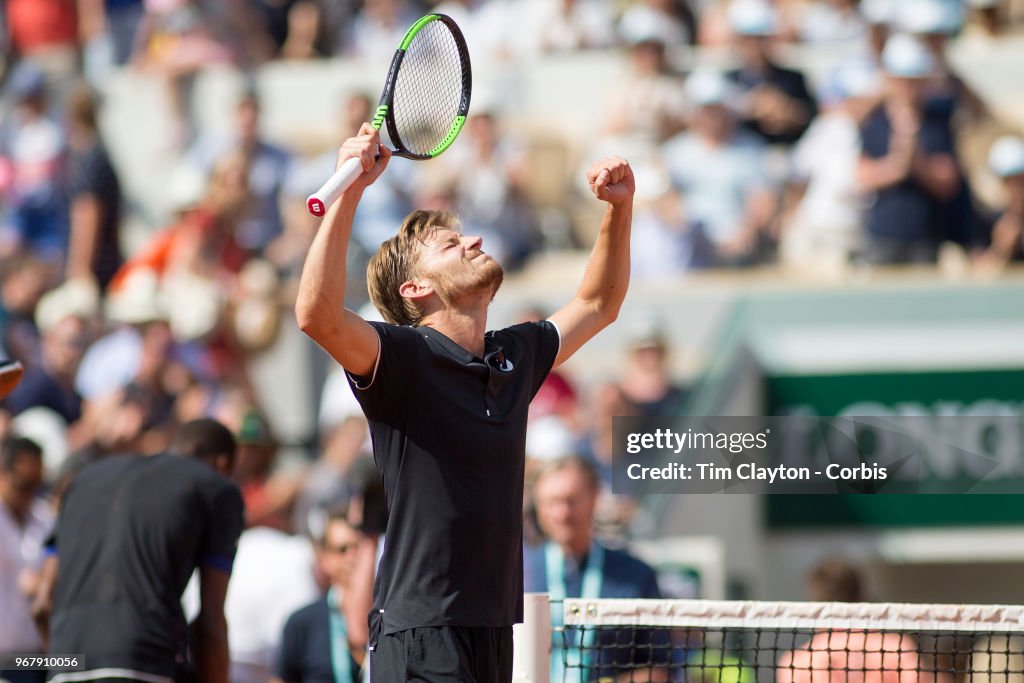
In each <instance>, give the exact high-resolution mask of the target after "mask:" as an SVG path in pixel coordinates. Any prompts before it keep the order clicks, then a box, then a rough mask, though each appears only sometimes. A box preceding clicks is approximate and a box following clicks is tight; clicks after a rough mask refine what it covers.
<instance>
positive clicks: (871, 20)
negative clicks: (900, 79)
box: [860, 0, 899, 63]
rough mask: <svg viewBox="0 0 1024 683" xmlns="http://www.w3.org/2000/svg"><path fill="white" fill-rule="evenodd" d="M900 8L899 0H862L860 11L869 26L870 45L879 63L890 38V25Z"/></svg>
mask: <svg viewBox="0 0 1024 683" xmlns="http://www.w3.org/2000/svg"><path fill="white" fill-rule="evenodd" d="M898 10H899V4H898V3H897V0H861V2H860V13H861V16H862V17H864V21H865V22H866V23H867V26H868V46H869V47H870V50H871V54H872V56H873V57H874V58H875V60H877V61H878V62H879V63H881V61H882V50H883V49H884V48H885V41H886V40H888V38H889V34H890V30H889V25H890V23H892V21H893V19H895V17H896V13H897V11H898Z"/></svg>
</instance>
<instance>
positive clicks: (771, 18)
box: [729, 0, 779, 36]
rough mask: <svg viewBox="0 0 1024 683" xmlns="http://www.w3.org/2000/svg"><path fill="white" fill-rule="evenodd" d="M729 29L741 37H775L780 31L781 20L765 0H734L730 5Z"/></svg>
mask: <svg viewBox="0 0 1024 683" xmlns="http://www.w3.org/2000/svg"><path fill="white" fill-rule="evenodd" d="M729 27H730V28H731V29H732V31H733V33H735V34H736V35H740V36H773V35H775V34H776V33H777V32H778V29H779V18H778V15H777V14H776V12H775V8H773V7H772V6H771V5H770V4H768V3H767V2H764V0H733V3H732V4H731V5H729Z"/></svg>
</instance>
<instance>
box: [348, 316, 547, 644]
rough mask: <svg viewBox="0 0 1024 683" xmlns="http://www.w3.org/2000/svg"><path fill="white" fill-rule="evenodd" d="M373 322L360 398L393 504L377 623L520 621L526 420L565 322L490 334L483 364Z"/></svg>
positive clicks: (419, 332)
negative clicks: (368, 371) (374, 353)
mask: <svg viewBox="0 0 1024 683" xmlns="http://www.w3.org/2000/svg"><path fill="white" fill-rule="evenodd" d="M372 324H373V326H374V328H375V329H376V330H377V334H378V336H379V337H380V358H379V360H378V362H377V367H376V369H375V371H374V375H373V377H371V378H367V379H365V380H360V383H359V386H362V387H364V388H363V389H358V388H357V389H355V395H356V398H357V399H358V400H359V402H360V404H361V405H362V407H363V411H364V412H365V413H366V417H367V419H368V420H369V422H370V434H371V436H372V438H373V452H374V459H375V460H376V463H377V469H378V470H379V472H380V474H381V478H382V480H383V484H384V489H385V493H386V497H387V502H388V509H389V511H390V515H389V519H388V527H387V533H386V535H385V544H384V553H383V557H382V559H381V564H380V571H379V573H378V575H377V580H376V585H375V590H374V606H375V611H374V618H373V619H372V620H371V621H372V622H373V626H374V629H373V630H374V631H375V630H376V626H378V625H380V626H382V628H383V631H384V633H396V632H398V631H402V630H405V629H409V628H414V627H421V626H445V625H451V626H482V627H498V626H511V625H512V624H514V623H516V622H518V621H522V613H523V574H522V568H523V557H522V544H523V519H522V508H523V476H524V466H525V450H526V418H527V411H528V408H529V404H530V400H531V399H532V398H533V396H534V394H536V393H537V390H538V389H539V388H540V385H541V383H542V382H543V381H544V378H545V377H546V376H547V374H548V372H549V371H550V370H551V366H552V364H553V363H554V360H555V357H556V356H557V355H558V348H559V344H560V341H559V335H558V330H557V328H556V327H555V326H554V324H552V323H550V322H548V321H544V322H539V323H524V324H521V325H515V326H513V327H509V328H506V329H504V330H499V331H496V332H488V333H487V335H486V340H485V358H484V359H483V360H482V359H479V358H476V357H474V356H473V354H471V353H470V352H469V351H467V350H466V349H464V348H462V347H461V346H459V345H458V344H456V343H455V342H453V341H452V340H451V339H449V338H448V337H446V336H445V335H443V334H442V333H440V332H437V331H436V330H433V329H431V328H429V327H400V326H396V325H388V324H384V323H372ZM350 379H351V378H350ZM372 638H373V635H371V639H372Z"/></svg>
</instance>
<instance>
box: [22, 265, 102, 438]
mask: <svg viewBox="0 0 1024 683" xmlns="http://www.w3.org/2000/svg"><path fill="white" fill-rule="evenodd" d="M98 311H99V294H98V292H97V290H96V287H95V285H92V284H91V283H87V282H81V281H75V280H73V281H70V282H68V283H66V284H64V285H62V286H61V287H58V288H57V289H54V290H52V291H51V292H49V293H48V294H47V295H46V296H44V297H43V298H42V299H41V300H40V302H39V306H38V307H37V308H36V325H37V326H38V328H39V332H40V335H41V341H42V358H41V360H42V362H41V363H40V364H39V365H38V366H30V367H29V368H27V369H26V371H25V377H24V379H23V380H22V382H21V384H20V385H19V386H18V388H17V389H15V390H14V391H13V392H12V393H11V395H10V396H8V397H7V399H6V400H5V402H4V406H5V407H6V408H7V409H8V410H9V411H10V412H11V414H12V415H18V414H20V413H23V412H24V411H26V410H29V409H30V408H35V407H44V408H48V409H50V410H52V411H53V412H55V413H56V414H57V415H59V416H60V417H61V418H62V419H63V422H64V424H65V425H71V424H73V423H75V422H77V421H78V420H79V418H81V416H82V397H81V396H80V395H79V394H78V392H77V391H76V390H75V386H74V384H75V373H76V372H78V366H79V364H80V363H81V362H82V356H83V354H84V353H85V349H86V348H87V347H88V344H89V341H90V338H91V323H92V320H93V318H94V317H95V316H96V314H97V312H98Z"/></svg>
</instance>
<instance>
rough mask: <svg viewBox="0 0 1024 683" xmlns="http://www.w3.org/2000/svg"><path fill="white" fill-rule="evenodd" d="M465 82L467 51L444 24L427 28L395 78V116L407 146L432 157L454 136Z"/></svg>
mask: <svg viewBox="0 0 1024 683" xmlns="http://www.w3.org/2000/svg"><path fill="white" fill-rule="evenodd" d="M464 86H465V83H464V80H463V64H462V53H461V51H460V49H459V44H458V42H457V41H456V39H455V36H453V35H452V32H451V30H450V29H449V28H448V26H447V25H446V24H445V23H444V22H442V21H433V22H431V23H429V24H427V25H426V26H424V27H423V28H422V29H421V30H420V31H419V33H417V34H416V36H415V37H414V38H413V40H412V43H410V45H409V47H408V49H407V50H406V53H405V57H404V59H403V61H402V67H401V68H400V69H399V71H398V74H397V75H396V79H395V95H394V99H393V112H392V115H393V117H394V122H395V128H396V130H397V132H398V136H399V137H400V138H401V143H402V146H403V147H405V148H406V149H407V150H408V151H410V152H412V153H413V154H419V155H426V154H429V153H430V151H431V150H433V149H434V148H435V147H437V146H438V145H440V144H441V143H442V142H443V141H444V139H445V138H446V137H447V135H448V131H449V130H450V129H451V126H452V123H453V122H454V120H455V117H456V116H458V114H459V104H460V102H461V101H462V94H463V89H464Z"/></svg>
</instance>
